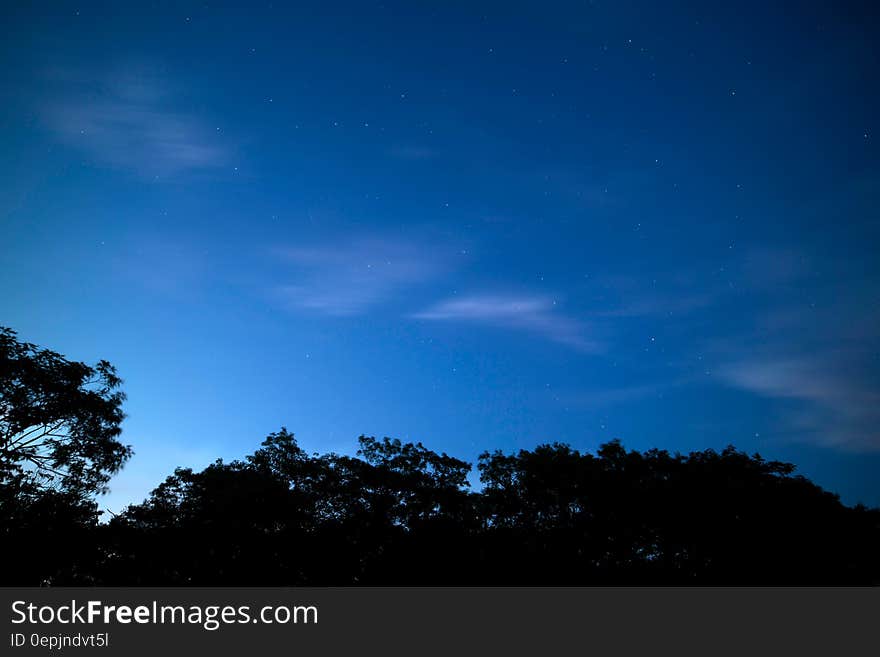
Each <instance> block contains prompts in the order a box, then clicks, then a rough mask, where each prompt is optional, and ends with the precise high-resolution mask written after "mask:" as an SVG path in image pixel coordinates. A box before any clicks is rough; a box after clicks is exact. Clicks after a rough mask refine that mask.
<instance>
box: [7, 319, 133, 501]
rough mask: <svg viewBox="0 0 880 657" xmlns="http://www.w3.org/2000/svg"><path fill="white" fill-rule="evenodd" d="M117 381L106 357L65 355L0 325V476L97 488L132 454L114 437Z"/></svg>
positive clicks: (88, 489)
mask: <svg viewBox="0 0 880 657" xmlns="http://www.w3.org/2000/svg"><path fill="white" fill-rule="evenodd" d="M121 383H122V381H121V380H120V379H119V377H118V376H117V375H116V370H115V369H114V368H113V366H112V365H110V363H108V362H107V361H104V360H102V361H99V362H98V363H97V364H96V365H95V366H94V367H91V366H89V365H86V364H85V363H78V362H73V361H69V360H67V359H66V358H64V357H63V356H62V355H60V354H58V353H55V352H54V351H49V350H48V349H39V348H37V347H36V346H35V345H33V344H29V343H26V342H20V341H18V340H17V339H16V333H15V331H13V330H11V329H8V328H3V327H0V476H3V477H5V478H23V479H26V480H27V481H28V482H29V483H31V484H33V485H36V486H37V487H39V488H47V487H51V488H55V489H57V490H67V491H81V492H86V493H93V492H101V491H103V490H104V488H105V486H106V484H107V481H109V479H110V475H112V474H113V473H114V472H116V471H117V470H119V468H121V467H122V465H123V464H124V463H125V461H126V460H127V459H128V458H129V456H130V455H131V448H129V447H127V446H125V445H123V444H122V443H120V442H119V441H118V440H117V438H118V437H119V435H120V433H121V431H122V430H121V428H120V423H121V422H122V419H123V417H124V415H123V413H122V401H123V400H124V398H125V397H124V395H123V393H122V392H121V391H119V390H118V388H119V386H120V384H121Z"/></svg>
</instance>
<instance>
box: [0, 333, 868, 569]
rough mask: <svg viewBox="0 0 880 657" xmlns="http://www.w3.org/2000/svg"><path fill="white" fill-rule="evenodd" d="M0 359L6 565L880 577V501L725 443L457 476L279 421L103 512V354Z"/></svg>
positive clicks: (430, 455)
mask: <svg viewBox="0 0 880 657" xmlns="http://www.w3.org/2000/svg"><path fill="white" fill-rule="evenodd" d="M4 340H5V341H4ZM0 365H2V366H3V368H4V369H0V412H2V414H3V415H2V418H3V419H2V420H0V431H2V435H3V436H5V437H4V439H3V443H2V448H0V523H2V524H0V546H2V547H0V550H2V552H3V553H4V556H3V558H2V566H0V577H2V579H0V583H2V584H6V585H12V584H22V585H37V584H49V585H64V584H80V585H92V584H95V585H221V584H223V585H316V586H327V585H346V584H355V585H415V584H438V585H448V584H462V585H467V584H471V585H490V584H494V585H538V584H556V585H575V584H587V585H591V584H612V585H616V584H696V585H703V584H765V585H767V584H773V585H775V584H794V585H804V584H877V583H880V567H878V564H880V560H878V554H880V510H877V509H867V508H864V507H861V506H859V507H854V508H853V507H847V506H845V505H843V504H842V503H841V502H840V500H839V498H838V497H837V496H836V495H834V494H832V493H829V492H827V491H824V490H822V489H821V488H819V487H818V486H816V485H815V484H813V483H812V482H810V481H809V480H807V479H806V478H804V477H802V476H798V475H796V474H795V473H794V466H793V465H791V464H787V463H781V462H778V461H767V460H764V459H762V458H761V457H760V456H758V455H751V456H750V455H747V454H745V453H743V452H740V451H737V450H736V449H734V448H732V447H730V448H728V449H726V450H724V451H722V452H720V453H719V452H716V451H713V450H706V451H700V452H692V453H690V454H687V455H681V454H671V453H669V452H666V451H662V450H649V451H646V452H638V451H629V450H626V449H624V447H623V446H622V445H621V444H620V443H618V442H610V443H606V444H604V445H602V446H601V447H600V448H599V449H598V450H597V452H596V453H595V454H590V453H581V452H579V451H577V450H574V449H572V448H571V447H569V446H567V445H561V444H552V445H541V446H539V447H537V448H535V449H534V450H531V451H526V450H524V451H519V452H518V453H512V454H508V453H502V452H498V451H496V452H491V453H489V452H487V453H484V454H483V455H481V456H480V458H479V461H478V463H477V470H478V472H479V478H480V481H481V484H482V485H481V487H480V489H479V490H474V489H473V488H472V487H471V486H470V485H469V481H468V476H469V473H470V472H471V468H472V466H471V464H469V463H467V462H465V461H461V460H459V459H456V458H453V457H450V456H447V455H446V454H438V453H436V452H433V451H431V450H429V449H427V448H425V447H424V446H423V445H421V444H420V443H416V444H411V443H401V442H400V441H397V440H389V439H387V438H385V439H383V440H377V439H375V438H369V437H361V438H360V449H359V451H358V453H357V455H356V456H347V455H339V454H332V453H331V454H323V455H322V454H308V453H306V452H305V451H304V450H302V449H301V448H300V447H299V446H298V445H297V443H296V440H295V439H294V436H293V434H291V433H290V432H288V431H287V430H286V429H282V430H281V431H279V432H277V433H273V434H271V435H270V436H268V437H267V438H266V440H265V441H264V442H263V443H262V445H261V446H260V447H259V449H257V450H256V451H255V452H254V453H253V454H251V455H250V456H248V457H247V458H245V459H244V460H240V461H233V462H230V463H224V462H222V461H217V462H215V463H213V464H212V465H210V466H208V467H207V468H205V469H204V470H202V471H200V472H195V471H193V470H190V469H178V470H176V471H175V472H174V474H173V475H171V476H170V477H168V478H167V479H166V480H165V481H164V482H163V483H162V484H160V485H159V486H158V487H157V488H156V489H155V490H154V491H153V492H152V494H151V495H150V496H149V498H148V499H147V500H145V501H144V502H143V503H141V504H137V505H133V506H130V507H128V508H127V509H126V510H125V511H124V512H122V513H121V514H120V515H118V516H115V517H113V518H111V519H110V520H109V522H104V523H101V522H99V513H98V507H97V504H96V503H95V496H94V493H95V492H97V491H100V489H101V487H102V486H104V485H106V482H107V480H108V478H109V475H110V474H111V473H112V472H114V471H115V470H118V468H119V467H121V466H122V464H123V463H124V462H125V460H126V459H127V458H128V455H129V454H130V450H129V448H127V447H125V446H123V445H121V444H120V443H119V442H118V440H117V436H118V431H117V429H118V423H119V421H120V420H121V412H120V411H119V409H120V404H121V403H122V396H121V394H120V393H119V391H118V386H119V383H120V382H119V380H118V378H117V377H116V375H115V372H114V371H113V370H112V368H111V367H110V366H109V364H106V363H100V364H99V365H98V366H96V367H95V368H89V367H88V366H85V365H83V364H81V363H70V361H66V360H65V359H63V357H61V356H60V355H58V354H55V353H54V352H48V351H46V350H39V349H38V348H36V347H34V345H28V344H23V343H19V342H17V340H16V339H15V337H14V333H12V332H11V331H8V330H7V331H6V332H5V333H4V332H3V331H0ZM65 418H66V420H65ZM4 423H5V424H4ZM39 436H41V437H39ZM38 437H39V438H38ZM35 446H38V448H37V447H35Z"/></svg>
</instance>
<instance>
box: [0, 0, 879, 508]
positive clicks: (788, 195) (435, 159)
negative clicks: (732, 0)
mask: <svg viewBox="0 0 880 657" xmlns="http://www.w3.org/2000/svg"><path fill="white" fill-rule="evenodd" d="M429 4H430V5H431V7H429V6H428V5H429ZM0 17H2V18H0V25H2V33H3V38H2V39H0V70H2V76H0V80H2V81H0V89H2V96H3V103H2V105H0V138H2V143H3V146H4V147H3V157H2V159H0V172H2V183H0V260H2V267H0V325H5V326H9V327H10V328H13V329H15V330H16V331H17V332H18V333H19V336H20V337H21V338H22V339H24V340H27V341H29V342H34V343H37V344H39V345H41V346H45V347H48V348H51V349H53V350H56V351H59V352H61V353H63V354H65V355H66V356H67V357H69V358H71V359H75V360H84V361H87V362H94V361H96V360H98V359H102V358H104V359H107V360H109V361H110V362H111V363H113V364H114V365H116V367H117V368H118V371H119V374H120V376H121V377H122V378H123V379H124V381H125V383H124V387H123V389H124V391H125V392H126V394H127V395H128V400H127V402H126V405H125V411H126V413H127V414H128V417H127V419H126V421H125V424H124V434H123V440H124V442H126V443H129V444H131V445H132V446H133V447H134V450H135V456H134V457H133V458H132V460H131V461H130V462H129V463H128V464H127V466H126V467H125V469H124V470H123V471H122V472H121V473H120V474H119V475H117V476H116V477H115V478H114V479H113V480H112V482H111V489H112V492H111V493H110V494H109V495H108V496H106V497H104V498H102V499H101V500H100V504H101V507H102V508H109V509H111V510H113V511H119V510H120V509H121V508H122V507H123V506H124V505H125V504H127V503H130V502H138V501H141V500H142V499H143V498H144V497H145V496H146V495H147V493H148V492H149V491H150V490H151V489H152V488H154V487H155V486H156V485H158V484H159V483H160V482H161V481H162V480H163V479H164V478H165V476H167V475H168V474H170V473H171V472H172V471H173V469H174V468H175V467H176V466H191V467H197V468H201V467H204V466H205V465H207V464H208V463H210V462H211V461H213V460H214V459H215V458H220V457H222V458H224V459H226V460H228V459H234V458H241V457H243V456H245V455H246V454H248V453H250V452H252V451H253V450H254V449H255V448H256V447H257V446H258V445H259V443H260V442H261V441H262V439H263V437H264V436H265V435H266V434H267V433H269V432H271V431H275V430H277V429H279V428H280V427H281V426H282V425H285V426H287V427H288V428H289V429H290V430H291V431H293V432H294V433H295V434H296V436H297V438H298V439H299V440H300V442H301V444H302V445H303V447H305V448H306V449H307V450H308V451H319V452H326V451H337V452H348V453H350V452H353V451H354V450H355V449H356V446H357V445H356V439H357V437H358V436H359V435H360V434H367V435H375V436H378V437H381V436H390V437H397V438H400V439H402V440H411V441H421V442H423V443H424V444H425V445H426V446H427V447H429V448H431V449H434V450H436V451H445V452H447V453H449V454H451V455H454V456H457V457H460V458H465V459H468V460H471V461H473V460H474V459H475V458H476V456H477V455H478V454H479V453H480V452H482V451H484V450H494V449H502V450H505V451H514V450H518V449H522V448H528V449H530V448H533V447H534V446H535V445H537V444H539V443H544V442H553V441H559V442H565V443H569V444H571V445H572V446H573V447H575V448H578V449H581V450H594V449H595V448H596V447H597V446H598V445H599V444H600V443H602V442H605V441H608V440H610V439H613V438H619V439H620V440H621V441H622V442H623V444H624V445H625V446H626V447H628V448H633V449H648V448H651V447H657V448H661V449H667V450H670V451H684V452H686V451H690V450H694V449H705V448H710V447H711V448H715V449H720V448H723V447H724V446H726V445H728V444H734V445H735V446H737V447H738V448H740V449H743V450H746V451H748V452H749V453H753V452H759V453H761V455H763V456H764V457H766V458H772V459H780V460H785V461H792V462H794V463H795V464H797V465H798V471H799V472H800V473H802V474H805V475H807V476H809V477H810V478H811V479H813V480H814V481H815V482H816V483H818V484H820V485H822V486H823V487H825V488H827V489H829V490H832V491H835V492H839V493H840V494H841V496H842V498H843V500H844V501H845V502H847V503H855V502H859V501H861V502H864V503H866V504H870V505H880V483H878V482H880V478H878V477H877V476H876V473H877V472H878V471H880V470H878V468H880V294H878V291H880V285H878V283H880V264H878V258H877V253H878V236H880V231H878V207H880V204H878V201H880V194H878V192H880V149H878V143H880V141H878V139H880V124H878V117H880V93H878V89H880V84H878V76H877V72H878V55H880V39H878V38H877V36H878V12H877V10H876V9H872V8H870V7H868V6H863V5H862V4H861V3H847V2H844V3H827V4H824V5H822V4H812V3H797V4H796V5H793V6H790V7H787V8H786V7H782V6H775V5H774V3H766V2H761V3H746V4H745V5H743V4H741V3H736V4H735V5H734V4H731V5H730V6H729V7H727V8H719V7H717V6H712V7H710V6H708V5H706V6H701V5H700V4H698V3H694V4H690V3H675V4H674V5H673V6H667V5H665V4H664V6H659V5H657V4H656V3H628V2H626V3H619V2H583V3H553V2H551V3H457V2H453V3H446V2H444V3H404V2H401V3H397V2H385V3H381V4H371V3H350V4H345V3H341V4H333V3H330V4H328V3H296V4H291V5H288V4H286V3H280V2H274V3H251V4H249V5H248V6H247V8H233V7H232V6H230V5H229V4H227V3H223V4H219V3H213V2H198V3H186V2H179V3H156V4H149V5H147V4H141V3H123V4H113V3H108V4H103V3H102V4H98V3H87V2H82V3H66V2H58V3H49V4H46V5H39V6H38V5H35V4H33V3H21V4H20V6H17V7H16V6H12V3H7V4H6V5H4V7H3V8H2V10H0Z"/></svg>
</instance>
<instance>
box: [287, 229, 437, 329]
mask: <svg viewBox="0 0 880 657" xmlns="http://www.w3.org/2000/svg"><path fill="white" fill-rule="evenodd" d="M278 253H280V255H281V257H282V258H283V259H284V260H285V261H286V262H287V263H289V264H290V265H293V267H294V268H295V273H294V275H293V278H294V281H295V282H292V283H289V284H286V285H281V286H278V287H277V288H276V290H275V293H276V297H277V298H279V299H281V301H282V303H284V305H286V306H288V307H291V308H298V309H301V310H306V311H313V312H317V313H321V314H325V315H336V316H346V315H349V316H350V315H359V314H362V313H364V312H366V311H367V310H368V309H370V308H371V307H373V306H375V305H377V304H380V303H384V302H386V301H388V300H390V299H391V298H393V297H394V296H395V295H397V294H399V293H400V292H401V291H402V290H404V289H406V288H407V287H409V286H412V285H417V284H419V283H423V282H425V281H427V280H429V279H431V278H433V277H434V276H436V275H438V274H439V273H441V272H443V271H444V270H446V269H447V265H448V259H447V257H446V254H445V251H444V250H443V249H442V248H440V247H433V248H428V247H427V246H425V245H423V244H420V243H415V242H408V241H403V240H392V239H383V238H377V237H367V238H360V239H355V240H352V241H349V242H343V243H338V244H318V245H309V246H295V247H287V248H283V249H279V250H278Z"/></svg>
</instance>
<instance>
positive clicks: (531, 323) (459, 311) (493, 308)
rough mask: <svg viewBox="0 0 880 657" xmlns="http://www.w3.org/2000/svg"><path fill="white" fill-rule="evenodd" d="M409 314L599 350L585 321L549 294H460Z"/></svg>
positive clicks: (586, 349)
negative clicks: (559, 306)
mask: <svg viewBox="0 0 880 657" xmlns="http://www.w3.org/2000/svg"><path fill="white" fill-rule="evenodd" d="M413 316H414V317H415V318H417V319H424V320H432V321H449V322H469V323H474V324H484V325H487V326H495V327H500V328H506V329H513V330H520V331H527V332H530V333H533V334H535V335H539V336H541V337H543V338H546V339H549V340H553V341H554V342H559V343H561V344H565V345H567V346H569V347H573V348H575V349H578V350H580V351H585V352H597V351H600V350H601V347H600V345H599V343H598V342H597V341H595V340H593V339H591V338H590V337H589V336H588V331H587V327H586V325H584V324H583V323H582V322H579V321H577V320H575V319H573V318H571V317H567V316H565V315H563V314H562V313H561V312H559V310H558V309H557V304H556V302H555V301H554V300H553V299H551V298H549V297H543V296H514V295H475V296H464V297H457V298H453V299H448V300H445V301H442V302H440V303H438V304H436V305H434V306H432V307H430V308H428V309H427V310H424V311H422V312H419V313H416V314H415V315H413Z"/></svg>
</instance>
